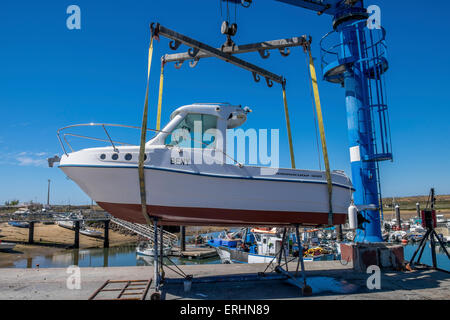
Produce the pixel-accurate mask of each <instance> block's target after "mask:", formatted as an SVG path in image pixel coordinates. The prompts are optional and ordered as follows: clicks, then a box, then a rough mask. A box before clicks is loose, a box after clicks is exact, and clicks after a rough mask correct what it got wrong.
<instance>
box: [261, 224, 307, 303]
mask: <svg viewBox="0 0 450 320" xmlns="http://www.w3.org/2000/svg"><path fill="white" fill-rule="evenodd" d="M286 233H287V228H284V230H283V236H282V241H281V248H280V251H279V252H278V253H277V254H276V255H275V257H274V258H273V259H272V260H271V261H270V263H269V264H268V265H267V267H266V269H265V270H264V272H263V274H264V273H265V272H266V271H267V270H268V269H269V268H270V267H271V266H273V262H274V260H275V259H277V263H276V265H275V266H274V267H273V268H272V271H275V272H276V273H279V274H282V275H284V276H286V277H287V278H288V282H289V283H290V284H293V285H295V286H297V287H299V288H300V289H301V290H302V295H303V296H310V295H311V294H312V288H311V287H310V286H309V285H308V284H307V283H306V273H305V264H304V261H303V245H302V242H301V240H300V232H299V230H298V225H297V226H295V236H296V238H297V245H298V259H297V267H296V270H295V276H293V275H292V274H290V273H289V269H288V264H289V262H291V261H293V260H295V258H293V259H291V260H289V261H288V248H287V247H286V242H287V241H286ZM283 254H284V264H282V263H281V262H282V260H283ZM284 266H286V270H285V269H283V267H284ZM299 267H301V275H302V281H299V279H298V272H299Z"/></svg>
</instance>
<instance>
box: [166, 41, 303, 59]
mask: <svg viewBox="0 0 450 320" xmlns="http://www.w3.org/2000/svg"><path fill="white" fill-rule="evenodd" d="M308 43H309V41H308V38H307V36H301V37H293V38H288V39H280V40H271V41H264V42H258V43H252V44H244V45H232V46H222V48H220V49H219V48H218V49H217V50H220V51H222V52H223V53H227V54H239V53H249V52H259V54H260V55H261V57H262V58H264V59H266V58H268V57H269V55H270V53H269V52H268V50H275V49H278V50H279V51H280V54H281V55H282V56H288V55H289V53H290V51H289V48H290V47H300V46H302V47H303V46H305V45H307V44H308ZM209 57H213V55H211V54H210V53H208V52H204V51H200V52H199V53H198V54H197V55H196V58H197V59H202V58H209ZM193 59H194V58H193V57H192V56H191V55H190V54H189V53H188V52H183V53H173V54H166V55H165V56H164V61H166V62H183V61H186V60H193Z"/></svg>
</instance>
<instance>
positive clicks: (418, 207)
mask: <svg viewBox="0 0 450 320" xmlns="http://www.w3.org/2000/svg"><path fill="white" fill-rule="evenodd" d="M416 212H417V218H419V219H420V218H421V215H420V203H419V202H417V203H416Z"/></svg>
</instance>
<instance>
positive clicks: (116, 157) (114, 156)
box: [111, 153, 119, 160]
mask: <svg viewBox="0 0 450 320" xmlns="http://www.w3.org/2000/svg"><path fill="white" fill-rule="evenodd" d="M111 159H113V160H117V159H119V155H118V154H117V153H114V154H113V155H112V156H111Z"/></svg>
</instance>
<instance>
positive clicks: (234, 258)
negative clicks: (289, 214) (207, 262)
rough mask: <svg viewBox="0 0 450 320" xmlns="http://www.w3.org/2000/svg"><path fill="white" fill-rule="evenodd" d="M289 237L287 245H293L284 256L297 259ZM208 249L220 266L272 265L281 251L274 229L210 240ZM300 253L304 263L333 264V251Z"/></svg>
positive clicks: (279, 238)
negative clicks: (213, 252)
mask: <svg viewBox="0 0 450 320" xmlns="http://www.w3.org/2000/svg"><path fill="white" fill-rule="evenodd" d="M288 237H289V240H290V241H288V243H293V245H292V246H290V245H289V244H287V245H286V247H285V250H286V254H287V255H291V256H292V257H295V256H297V257H298V254H299V249H298V246H297V240H296V239H295V235H293V234H291V235H288ZM244 240H245V241H244ZM291 240H292V241H291ZM208 245H210V246H211V247H214V248H215V249H216V251H217V254H218V255H219V257H220V260H221V261H222V263H228V264H230V263H270V262H271V261H275V256H276V255H277V254H278V253H279V252H280V250H281V245H282V236H281V235H280V232H278V231H275V232H273V229H272V230H264V229H261V228H254V229H251V230H248V229H247V230H245V229H241V230H240V231H237V232H235V233H230V234H226V235H225V236H222V237H219V238H215V239H210V240H209V241H208ZM302 252H303V259H304V261H317V260H333V259H334V256H335V254H334V250H333V249H331V248H323V247H319V246H317V247H316V246H313V247H311V248H308V249H306V250H303V248H302Z"/></svg>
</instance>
